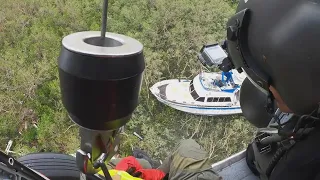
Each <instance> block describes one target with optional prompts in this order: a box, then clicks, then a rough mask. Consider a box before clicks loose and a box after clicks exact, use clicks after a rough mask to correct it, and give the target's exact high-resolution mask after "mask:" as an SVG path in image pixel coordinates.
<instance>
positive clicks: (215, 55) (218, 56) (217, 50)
mask: <svg viewBox="0 0 320 180" xmlns="http://www.w3.org/2000/svg"><path fill="white" fill-rule="evenodd" d="M203 52H204V53H205V54H206V56H207V57H208V58H209V59H210V61H211V62H212V63H213V64H214V65H218V64H221V63H222V61H223V59H224V58H226V57H227V54H226V53H225V52H224V50H223V49H222V48H221V46H219V45H214V46H209V47H205V48H204V50H203ZM206 61H207V60H206Z"/></svg>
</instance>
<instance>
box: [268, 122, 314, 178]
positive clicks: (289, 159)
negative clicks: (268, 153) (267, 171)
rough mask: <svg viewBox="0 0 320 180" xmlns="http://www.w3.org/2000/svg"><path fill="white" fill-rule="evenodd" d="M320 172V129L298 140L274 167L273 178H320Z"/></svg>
mask: <svg viewBox="0 0 320 180" xmlns="http://www.w3.org/2000/svg"><path fill="white" fill-rule="evenodd" d="M318 174H320V129H318V128H317V129H316V130H314V131H313V132H312V133H310V134H309V135H308V137H307V138H305V139H304V140H302V141H299V142H297V143H296V144H295V145H294V146H293V147H292V148H291V150H290V151H289V152H288V153H286V154H285V155H284V156H283V157H282V158H281V160H280V161H279V162H278V164H277V165H276V167H275V168H274V170H273V172H272V174H271V177H270V179H271V180H278V179H279V180H280V179H281V180H282V179H290V180H298V179H318V178H319V175H318Z"/></svg>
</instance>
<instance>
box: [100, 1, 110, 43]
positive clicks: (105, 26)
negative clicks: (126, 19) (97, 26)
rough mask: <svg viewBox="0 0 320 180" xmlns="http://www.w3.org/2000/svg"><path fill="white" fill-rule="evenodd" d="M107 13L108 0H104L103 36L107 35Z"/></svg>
mask: <svg viewBox="0 0 320 180" xmlns="http://www.w3.org/2000/svg"><path fill="white" fill-rule="evenodd" d="M107 14H108V0H104V2H103V5H102V23H101V38H102V39H103V38H105V37H106V31H107Z"/></svg>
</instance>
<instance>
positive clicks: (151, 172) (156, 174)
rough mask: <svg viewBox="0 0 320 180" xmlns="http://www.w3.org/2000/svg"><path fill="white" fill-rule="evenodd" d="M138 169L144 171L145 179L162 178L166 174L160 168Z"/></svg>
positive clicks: (156, 179) (159, 179)
mask: <svg viewBox="0 0 320 180" xmlns="http://www.w3.org/2000/svg"><path fill="white" fill-rule="evenodd" d="M138 171H139V172H141V173H142V175H141V178H142V179H144V180H161V179H162V178H164V176H165V175H166V174H165V173H164V172H162V171H160V170H158V169H140V170H138Z"/></svg>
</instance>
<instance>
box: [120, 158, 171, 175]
mask: <svg viewBox="0 0 320 180" xmlns="http://www.w3.org/2000/svg"><path fill="white" fill-rule="evenodd" d="M132 167H134V168H136V172H137V171H139V172H141V173H142V174H141V177H140V178H142V179H144V180H162V178H164V176H165V175H166V174H165V173H164V172H162V171H160V170H158V169H142V166H141V165H140V163H139V161H138V160H137V159H136V158H135V157H133V156H128V157H125V158H123V159H122V160H121V161H120V162H119V163H118V164H117V165H116V167H115V169H116V170H122V171H127V170H128V169H129V168H132Z"/></svg>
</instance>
